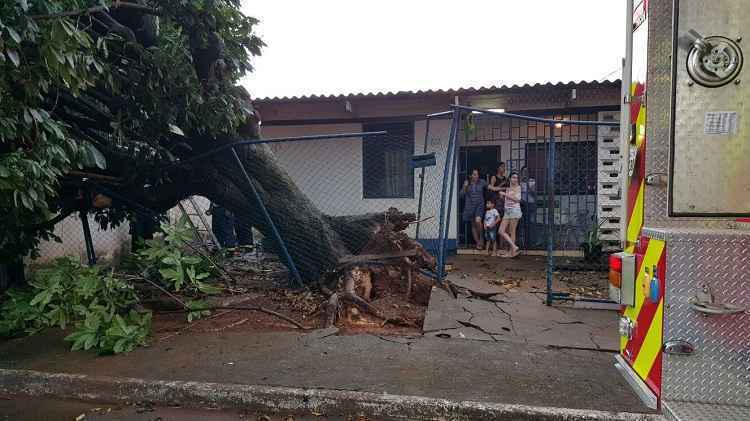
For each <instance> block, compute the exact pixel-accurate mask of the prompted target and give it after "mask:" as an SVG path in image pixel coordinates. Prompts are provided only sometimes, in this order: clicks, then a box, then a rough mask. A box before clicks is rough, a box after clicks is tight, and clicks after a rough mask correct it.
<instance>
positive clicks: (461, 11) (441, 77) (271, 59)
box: [242, 0, 625, 98]
mask: <svg viewBox="0 0 750 421" xmlns="http://www.w3.org/2000/svg"><path fill="white" fill-rule="evenodd" d="M242 7H243V11H244V12H245V13H246V14H248V15H250V16H254V17H256V18H258V19H260V20H261V23H260V24H259V25H258V27H257V34H258V35H260V36H261V37H262V38H263V40H264V41H265V42H266V43H267V44H268V46H267V47H266V48H265V49H264V51H263V55H262V56H261V57H257V58H255V60H254V66H255V72H254V73H251V74H250V75H249V76H247V77H246V78H245V79H243V81H242V83H243V85H244V86H246V87H247V88H248V89H249V90H250V92H251V94H252V96H253V97H255V98H262V97H276V96H295V95H296V96H299V95H311V94H318V95H319V94H341V93H358V92H380V91H399V90H419V89H448V88H458V87H472V86H473V87H478V86H490V85H498V84H518V83H520V84H523V83H538V82H550V81H551V82H558V81H562V82H567V81H578V80H601V79H604V78H608V79H616V78H619V76H620V63H621V60H622V57H623V55H624V50H625V0H520V1H519V0H485V1H478V0H454V1H444V0H429V1H427V0H399V1H396V0H348V1H344V0H315V1H305V0H294V1H293V0H266V1H250V0H243V6H242Z"/></svg>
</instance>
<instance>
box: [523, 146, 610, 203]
mask: <svg viewBox="0 0 750 421" xmlns="http://www.w3.org/2000/svg"><path fill="white" fill-rule="evenodd" d="M548 146H549V145H548V144H546V143H537V144H531V143H527V144H526V165H527V166H528V169H529V174H531V175H532V177H534V178H536V186H537V192H546V191H547V190H546V181H547V148H548ZM596 154H597V150H596V142H590V141H579V142H560V143H555V177H554V180H555V194H561V195H593V194H596V172H597V165H596V164H597V163H596V159H597V155H596Z"/></svg>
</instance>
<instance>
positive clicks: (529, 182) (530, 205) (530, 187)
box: [521, 165, 538, 247]
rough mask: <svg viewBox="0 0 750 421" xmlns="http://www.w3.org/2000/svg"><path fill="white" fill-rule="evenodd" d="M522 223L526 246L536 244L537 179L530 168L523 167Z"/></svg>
mask: <svg viewBox="0 0 750 421" xmlns="http://www.w3.org/2000/svg"><path fill="white" fill-rule="evenodd" d="M521 212H522V213H523V218H522V219H521V225H522V227H523V228H522V229H523V234H524V244H525V245H526V247H529V246H535V245H536V241H537V240H538V239H537V238H536V235H535V233H536V180H535V179H534V177H531V176H530V175H529V169H528V168H527V167H526V166H525V165H524V166H523V167H521Z"/></svg>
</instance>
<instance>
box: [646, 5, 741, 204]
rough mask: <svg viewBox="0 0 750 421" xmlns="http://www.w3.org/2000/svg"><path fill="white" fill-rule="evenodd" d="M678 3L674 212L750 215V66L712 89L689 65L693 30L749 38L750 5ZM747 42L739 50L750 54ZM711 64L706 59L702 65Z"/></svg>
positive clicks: (706, 34)
mask: <svg viewBox="0 0 750 421" xmlns="http://www.w3.org/2000/svg"><path fill="white" fill-rule="evenodd" d="M677 5H678V6H677V7H678V16H679V17H678V22H677V23H678V25H677V33H676V38H675V40H676V41H675V42H676V44H677V45H676V46H675V52H676V58H677V60H676V63H675V69H674V71H675V76H674V77H675V79H674V83H675V87H676V88H675V109H674V115H673V118H674V133H673V136H674V139H673V149H672V157H671V159H672V167H673V168H672V169H673V171H672V178H671V182H672V197H671V200H672V211H673V212H674V213H675V214H680V215H696V216H700V215H704V214H714V215H717V214H744V213H747V212H749V211H750V171H747V169H748V168H750V103H748V102H747V101H746V98H747V97H748V96H750V84H749V83H747V81H746V80H743V79H745V78H744V77H743V76H747V75H746V73H747V66H744V69H742V70H741V71H740V74H739V76H738V77H737V78H736V79H730V83H728V84H727V85H724V86H721V87H715V88H709V87H704V86H701V85H700V84H699V83H698V82H700V81H693V79H692V77H691V76H690V75H689V74H688V73H689V72H688V64H687V62H688V53H689V52H690V51H691V50H692V46H693V42H692V40H691V39H690V38H689V37H688V31H690V30H694V31H697V33H699V34H700V35H701V36H703V37H711V36H721V37H725V39H729V40H730V41H729V42H733V41H732V40H736V39H742V38H747V37H748V36H750V33H746V31H747V28H748V27H750V7H748V5H747V2H746V1H736V0H711V1H710V2H707V1H705V0H679V2H677ZM718 39H720V38H714V39H711V38H709V40H710V41H709V42H712V43H717V42H719V41H718ZM742 44H747V42H740V47H739V48H740V49H744V50H746V51H745V54H744V55H748V54H747V53H750V51H748V48H747V45H742ZM715 45H718V44H715ZM712 48H716V49H719V48H720V47H712ZM723 51H724V52H726V51H729V48H728V47H727V48H724V49H723ZM725 54H726V53H725ZM740 56H742V54H740ZM701 57H702V56H701ZM727 60H729V59H728V58H727ZM707 61H710V58H709V57H707V56H706V57H704V58H703V59H702V61H701V63H703V62H707ZM733 82H737V83H733ZM650 105H651V104H649V106H650ZM716 116H719V118H716ZM721 116H726V117H729V116H734V118H733V119H732V118H721ZM722 121H723V122H724V123H729V122H731V121H734V123H733V124H722ZM724 126H726V127H724Z"/></svg>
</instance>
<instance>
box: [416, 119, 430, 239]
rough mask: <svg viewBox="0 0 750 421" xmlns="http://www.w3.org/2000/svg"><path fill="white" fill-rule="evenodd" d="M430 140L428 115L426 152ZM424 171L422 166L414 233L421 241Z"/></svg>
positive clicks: (425, 133) (425, 136)
mask: <svg viewBox="0 0 750 421" xmlns="http://www.w3.org/2000/svg"><path fill="white" fill-rule="evenodd" d="M429 140H430V117H429V116H427V120H426V121H425V128H424V152H423V153H425V154H426V153H427V142H428V141H429ZM424 172H425V168H424V167H422V171H421V172H420V173H419V203H418V204H417V228H416V232H415V233H414V239H415V240H417V241H419V228H420V225H422V223H421V222H419V221H420V220H422V197H423V196H424Z"/></svg>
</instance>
